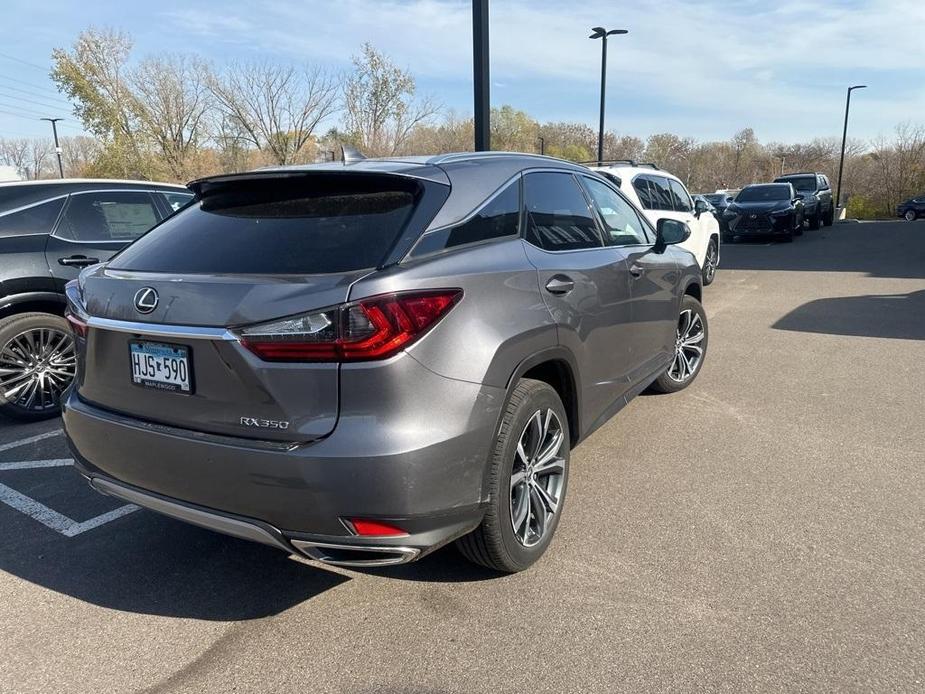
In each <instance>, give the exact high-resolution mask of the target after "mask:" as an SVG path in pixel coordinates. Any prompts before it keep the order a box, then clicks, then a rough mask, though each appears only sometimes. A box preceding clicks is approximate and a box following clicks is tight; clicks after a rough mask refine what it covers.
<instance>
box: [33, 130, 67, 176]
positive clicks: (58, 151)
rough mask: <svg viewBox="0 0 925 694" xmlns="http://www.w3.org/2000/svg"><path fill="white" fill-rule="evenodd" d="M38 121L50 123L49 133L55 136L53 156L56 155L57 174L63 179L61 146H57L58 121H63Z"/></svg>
mask: <svg viewBox="0 0 925 694" xmlns="http://www.w3.org/2000/svg"><path fill="white" fill-rule="evenodd" d="M39 120H47V121H48V122H49V123H51V132H52V133H53V134H54V136H55V154H57V155H58V173H59V174H61V178H64V165H63V164H62V163H61V145H59V144H58V121H59V120H64V119H63V118H40V119H39Z"/></svg>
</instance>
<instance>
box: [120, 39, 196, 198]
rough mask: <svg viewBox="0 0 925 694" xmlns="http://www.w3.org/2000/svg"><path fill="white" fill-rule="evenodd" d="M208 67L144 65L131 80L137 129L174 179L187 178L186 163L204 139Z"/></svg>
mask: <svg viewBox="0 0 925 694" xmlns="http://www.w3.org/2000/svg"><path fill="white" fill-rule="evenodd" d="M207 76H208V67H207V66H206V65H205V64H204V63H203V62H202V61H201V60H198V59H195V58H188V57H185V56H168V57H159V58H149V59H147V60H144V61H143V62H142V63H141V64H140V65H139V66H138V67H137V68H136V69H135V70H133V71H132V73H131V76H130V83H131V86H132V88H133V90H134V98H133V100H132V103H133V107H134V110H135V115H136V117H137V119H138V123H139V128H140V129H141V130H142V131H143V132H144V134H145V135H146V136H147V138H148V139H149V140H150V141H151V142H152V143H153V144H154V146H155V147H156V148H157V150H158V152H159V153H160V158H161V159H162V161H163V162H164V164H165V165H166V167H167V173H168V175H169V176H170V177H171V178H173V179H174V180H185V179H187V178H189V175H190V168H191V164H190V159H191V158H192V157H193V156H194V155H195V154H196V151H197V149H198V147H199V145H200V143H201V142H202V141H203V140H205V139H206V137H207V133H206V131H205V126H206V114H207V112H208V110H209V108H210V106H211V92H210V91H209V89H208V87H207V85H206V79H207Z"/></svg>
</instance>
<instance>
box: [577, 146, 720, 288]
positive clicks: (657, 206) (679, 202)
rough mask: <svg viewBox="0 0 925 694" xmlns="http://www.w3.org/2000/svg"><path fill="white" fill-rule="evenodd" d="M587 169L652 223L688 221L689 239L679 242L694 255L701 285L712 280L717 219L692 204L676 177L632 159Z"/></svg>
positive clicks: (716, 256)
mask: <svg viewBox="0 0 925 694" xmlns="http://www.w3.org/2000/svg"><path fill="white" fill-rule="evenodd" d="M590 168H591V170H593V171H596V172H597V173H599V174H600V175H602V176H604V177H606V178H608V179H609V180H610V181H611V183H613V184H615V185H617V186H619V188H620V190H621V191H622V192H623V193H624V194H625V195H626V196H627V197H628V198H629V199H630V200H632V201H633V202H634V203H636V205H637V206H638V207H639V208H640V209H641V210H642V211H643V212H644V213H645V215H646V217H648V219H649V221H650V222H652V224H653V225H655V224H656V223H657V222H658V220H659V219H662V218H665V217H668V218H670V219H677V220H679V221H682V222H684V223H685V224H687V225H688V226H689V227H690V229H691V235H690V238H688V239H687V241H685V242H684V243H682V244H679V245H680V246H681V248H686V249H687V250H689V251H690V252H691V253H693V254H694V257H695V258H696V259H697V264H698V265H700V272H701V274H702V275H703V284H704V285H707V284H710V283H711V282H712V281H713V278H714V277H716V268H717V267H718V266H719V245H720V244H719V222H717V221H716V219H715V218H714V217H713V215H712V214H710V213H709V212H708V211H707V208H706V206H705V205H704V204H703V203H702V202H699V201H698V202H697V203H696V204H695V203H694V201H693V199H692V198H691V194H690V193H689V192H688V191H687V188H685V187H684V184H683V183H681V180H680V179H679V178H678V177H677V176H673V175H672V174H670V173H668V172H667V171H662V170H661V169H659V168H658V167H657V166H656V165H655V164H637V163H636V162H634V161H632V160H621V161H608V162H604V166H591V167H590Z"/></svg>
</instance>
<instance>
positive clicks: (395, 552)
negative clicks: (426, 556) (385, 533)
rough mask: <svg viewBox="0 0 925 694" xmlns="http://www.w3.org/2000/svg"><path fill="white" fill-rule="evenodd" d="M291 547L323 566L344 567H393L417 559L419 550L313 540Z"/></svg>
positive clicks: (303, 541) (295, 542) (302, 541)
mask: <svg viewBox="0 0 925 694" xmlns="http://www.w3.org/2000/svg"><path fill="white" fill-rule="evenodd" d="M289 541H290V542H291V543H292V546H293V547H295V548H296V549H297V550H299V552H301V553H302V554H304V555H305V556H306V557H308V558H309V559H312V560H314V561H320V562H322V563H323V564H331V565H333V566H346V567H364V566H394V565H396V564H407V563H408V562H410V561H414V560H415V559H417V556H418V555H419V554H420V553H421V550H419V549H417V548H416V547H390V546H388V545H378V546H376V545H340V544H334V543H331V542H315V541H314V540H292V539H290V540H289Z"/></svg>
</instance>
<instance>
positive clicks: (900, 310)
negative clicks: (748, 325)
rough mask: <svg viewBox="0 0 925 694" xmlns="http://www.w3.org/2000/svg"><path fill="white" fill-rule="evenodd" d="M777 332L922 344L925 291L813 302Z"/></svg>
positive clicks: (789, 317)
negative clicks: (885, 338) (853, 336)
mask: <svg viewBox="0 0 925 694" xmlns="http://www.w3.org/2000/svg"><path fill="white" fill-rule="evenodd" d="M771 327H773V328H775V329H777V330H791V331H796V332H807V333H828V334H830V335H856V336H861V337H888V338H894V339H901V340H925V290H922V291H918V292H910V293H909V294H879V295H869V296H842V297H832V298H828V299H816V300H814V301H810V302H808V303H805V304H803V305H802V306H800V307H798V308H796V309H794V310H793V311H791V312H790V313H788V314H787V315H785V316H784V317H783V318H781V319H780V320H778V321H777V322H776V323H774V325H773V326H771Z"/></svg>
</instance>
